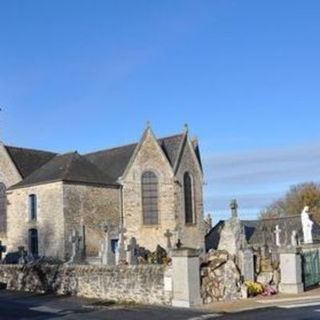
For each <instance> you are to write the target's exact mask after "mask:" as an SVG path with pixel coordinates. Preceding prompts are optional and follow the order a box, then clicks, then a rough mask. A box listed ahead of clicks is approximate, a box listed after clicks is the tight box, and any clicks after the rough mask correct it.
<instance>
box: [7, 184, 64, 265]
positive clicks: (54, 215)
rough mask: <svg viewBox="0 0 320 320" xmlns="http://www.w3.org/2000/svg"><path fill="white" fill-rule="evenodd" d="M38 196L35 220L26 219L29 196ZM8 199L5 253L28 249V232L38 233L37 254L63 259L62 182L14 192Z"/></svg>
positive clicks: (12, 191) (9, 193)
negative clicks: (35, 231) (23, 248)
mask: <svg viewBox="0 0 320 320" xmlns="http://www.w3.org/2000/svg"><path fill="white" fill-rule="evenodd" d="M30 194H36V195H37V207H38V208H37V220H36V221H31V220H30V219H29V195H30ZM7 197H8V209H7V210H8V218H7V224H8V227H7V228H8V238H7V243H5V244H6V245H7V252H9V251H17V248H18V247H19V246H24V247H25V248H26V249H27V248H28V230H29V229H30V228H36V229H37V230H38V242H39V255H40V256H42V255H45V256H52V257H57V258H61V259H63V258H64V243H63V240H64V223H63V186H62V182H55V183H48V184H42V185H37V186H30V187H26V188H21V189H14V190H11V191H9V192H8V193H7Z"/></svg>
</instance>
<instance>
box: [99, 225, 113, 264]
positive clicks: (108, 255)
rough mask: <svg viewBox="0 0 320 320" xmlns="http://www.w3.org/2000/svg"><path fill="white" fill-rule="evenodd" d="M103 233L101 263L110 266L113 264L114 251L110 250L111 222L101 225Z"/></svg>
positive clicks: (111, 237)
mask: <svg viewBox="0 0 320 320" xmlns="http://www.w3.org/2000/svg"><path fill="white" fill-rule="evenodd" d="M103 230H104V233H105V236H104V242H103V251H102V254H101V256H102V264H104V265H108V266H112V265H115V262H116V260H115V253H114V252H113V250H112V239H113V235H112V231H113V226H112V224H111V223H107V224H105V225H104V226H103Z"/></svg>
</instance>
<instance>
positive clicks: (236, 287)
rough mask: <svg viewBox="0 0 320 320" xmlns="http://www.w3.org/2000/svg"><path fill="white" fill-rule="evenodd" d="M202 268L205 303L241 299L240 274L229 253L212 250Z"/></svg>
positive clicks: (202, 290)
mask: <svg viewBox="0 0 320 320" xmlns="http://www.w3.org/2000/svg"><path fill="white" fill-rule="evenodd" d="M206 258H207V261H206V262H204V263H203V264H202V267H201V296H202V299H203V302H204V303H211V302H213V301H228V300H235V299H239V298H241V281H240V272H239V270H238V268H237V266H236V264H235V262H234V260H233V259H232V256H230V255H229V253H228V252H227V251H224V250H212V251H210V252H209V253H208V255H207V257H206Z"/></svg>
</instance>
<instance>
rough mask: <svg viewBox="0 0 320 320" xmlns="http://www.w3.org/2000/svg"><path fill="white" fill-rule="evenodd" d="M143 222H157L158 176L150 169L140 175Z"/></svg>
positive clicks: (147, 223) (149, 223)
mask: <svg viewBox="0 0 320 320" xmlns="http://www.w3.org/2000/svg"><path fill="white" fill-rule="evenodd" d="M141 188H142V212H143V224H146V225H153V224H158V178H157V176H156V175H155V173H154V172H152V171H147V172H144V173H143V175H142V177H141Z"/></svg>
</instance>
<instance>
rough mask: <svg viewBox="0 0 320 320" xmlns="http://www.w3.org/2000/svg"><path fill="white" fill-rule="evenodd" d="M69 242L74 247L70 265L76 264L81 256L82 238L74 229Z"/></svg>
mask: <svg viewBox="0 0 320 320" xmlns="http://www.w3.org/2000/svg"><path fill="white" fill-rule="evenodd" d="M69 242H71V245H72V253H71V257H70V260H69V261H68V263H74V262H76V261H78V260H79V256H80V255H81V253H80V242H81V236H79V233H78V231H77V230H75V229H72V234H71V235H70V236H69Z"/></svg>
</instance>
